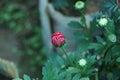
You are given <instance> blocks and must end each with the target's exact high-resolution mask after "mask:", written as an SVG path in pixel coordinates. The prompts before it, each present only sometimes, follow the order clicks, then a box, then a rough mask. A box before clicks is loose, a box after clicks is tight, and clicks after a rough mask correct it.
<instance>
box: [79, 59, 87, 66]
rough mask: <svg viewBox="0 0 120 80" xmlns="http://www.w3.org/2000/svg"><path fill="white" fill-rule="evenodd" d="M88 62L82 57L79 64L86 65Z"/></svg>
mask: <svg viewBox="0 0 120 80" xmlns="http://www.w3.org/2000/svg"><path fill="white" fill-rule="evenodd" d="M86 63H87V62H86V60H85V59H80V60H79V65H80V66H85V65H86Z"/></svg>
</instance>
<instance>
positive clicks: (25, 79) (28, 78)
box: [23, 74, 31, 80]
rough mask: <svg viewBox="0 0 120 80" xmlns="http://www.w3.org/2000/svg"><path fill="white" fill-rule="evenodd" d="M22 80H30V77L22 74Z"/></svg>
mask: <svg viewBox="0 0 120 80" xmlns="http://www.w3.org/2000/svg"><path fill="white" fill-rule="evenodd" d="M23 79H24V80H31V79H30V77H29V76H28V75H26V74H24V76H23Z"/></svg>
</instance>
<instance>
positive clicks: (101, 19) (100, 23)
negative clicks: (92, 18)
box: [98, 18, 108, 27]
mask: <svg viewBox="0 0 120 80" xmlns="http://www.w3.org/2000/svg"><path fill="white" fill-rule="evenodd" d="M98 24H99V25H100V26H101V27H104V26H106V25H107V24H108V19H107V18H100V19H99V20H98Z"/></svg>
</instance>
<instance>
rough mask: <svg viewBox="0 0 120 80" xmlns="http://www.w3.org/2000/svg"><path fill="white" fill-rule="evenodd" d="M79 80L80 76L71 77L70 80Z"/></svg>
mask: <svg viewBox="0 0 120 80" xmlns="http://www.w3.org/2000/svg"><path fill="white" fill-rule="evenodd" d="M79 79H80V75H79V74H76V75H75V76H73V78H72V80H79Z"/></svg>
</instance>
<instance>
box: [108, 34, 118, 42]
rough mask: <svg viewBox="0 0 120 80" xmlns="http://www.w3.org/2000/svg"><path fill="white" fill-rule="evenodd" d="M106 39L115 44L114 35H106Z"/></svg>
mask: <svg viewBox="0 0 120 80" xmlns="http://www.w3.org/2000/svg"><path fill="white" fill-rule="evenodd" d="M108 39H109V40H110V41H111V42H116V41H117V39H116V35H115V34H109V35H108Z"/></svg>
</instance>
